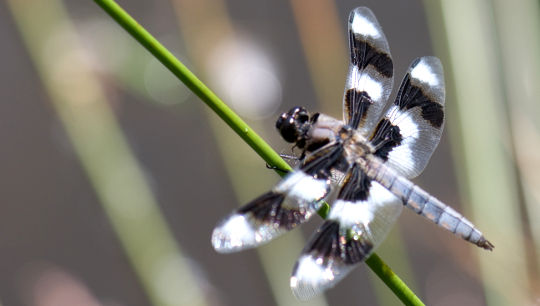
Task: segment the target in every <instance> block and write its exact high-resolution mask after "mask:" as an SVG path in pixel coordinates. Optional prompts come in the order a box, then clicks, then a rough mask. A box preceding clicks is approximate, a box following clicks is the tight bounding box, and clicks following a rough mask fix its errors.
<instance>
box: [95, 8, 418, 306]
mask: <svg viewBox="0 0 540 306" xmlns="http://www.w3.org/2000/svg"><path fill="white" fill-rule="evenodd" d="M95 2H96V3H97V4H98V5H99V6H101V7H102V8H103V9H104V10H105V11H106V12H107V13H108V14H109V15H110V16H111V17H112V18H113V19H114V20H115V21H117V22H118V24H120V25H121V26H122V27H123V28H124V29H125V30H126V31H127V32H128V33H130V34H131V35H132V36H133V37H134V38H135V39H136V40H137V41H139V42H140V43H141V45H143V46H144V47H145V48H146V49H147V50H148V51H149V52H150V53H152V54H153V55H154V56H155V57H156V58H157V59H158V60H159V61H160V62H161V63H163V65H165V67H167V68H168V69H169V70H170V71H171V72H172V73H173V74H174V75H176V76H177V77H178V78H179V79H180V80H181V81H182V82H183V83H184V84H185V85H186V86H187V87H188V88H190V89H191V90H192V91H193V92H194V93H195V94H196V95H197V96H198V97H199V98H200V99H201V100H202V101H203V102H205V103H206V104H207V105H208V106H209V107H210V108H211V109H212V110H214V111H215V112H216V114H217V115H218V116H219V117H220V118H222V119H223V120H224V121H225V122H226V123H227V125H229V127H231V128H232V129H233V130H234V131H235V132H236V133H237V134H238V135H239V136H240V137H241V138H242V139H244V141H245V142H246V143H247V144H248V145H249V146H251V147H252V148H253V150H255V151H256V152H257V154H259V155H260V156H261V157H262V158H263V159H264V160H265V161H266V162H267V163H268V164H269V165H272V166H276V167H278V168H280V169H290V166H289V165H288V164H287V163H286V162H285V161H284V160H283V159H282V158H281V157H280V156H279V154H277V153H276V152H275V151H274V150H272V148H271V147H270V146H269V145H268V144H267V143H266V142H264V140H262V138H260V137H259V136H258V135H257V134H256V133H255V132H254V131H253V130H252V129H251V128H250V127H249V126H248V125H247V124H246V123H245V122H244V121H243V120H242V119H241V118H240V117H239V116H238V115H236V114H235V113H234V112H233V111H232V110H231V109H230V108H229V107H228V106H227V105H226V104H225V103H224V102H223V101H221V99H219V98H218V97H217V96H216V95H215V94H214V93H213V92H212V91H211V90H210V89H209V88H208V87H207V86H206V85H204V84H203V83H202V82H201V81H200V80H199V79H198V78H197V77H196V76H195V75H194V74H193V73H192V72H191V71H189V69H187V67H185V66H184V65H183V64H182V63H181V62H180V61H179V60H178V59H176V57H174V55H173V54H172V53H171V52H169V51H168V50H167V49H166V48H165V47H164V46H163V45H162V44H161V43H159V42H158V41H157V40H156V39H155V38H154V37H153V36H152V35H151V34H150V33H148V31H146V30H145V29H144V28H143V27H142V26H140V25H139V24H138V23H137V22H136V21H135V20H134V19H133V18H132V17H131V16H129V14H128V13H127V12H126V11H124V10H123V9H122V8H121V7H120V6H119V5H118V4H116V2H114V1H112V0H95ZM366 263H367V264H368V266H369V267H370V268H371V269H372V270H373V271H374V272H375V273H376V274H377V276H379V277H380V278H381V279H382V280H383V282H384V283H385V284H386V285H387V286H389V288H390V289H391V290H392V291H393V292H394V293H395V294H396V295H397V296H398V298H399V299H400V300H402V301H403V303H404V304H405V305H424V304H423V303H422V302H421V301H420V300H419V299H418V297H417V296H416V295H415V294H414V293H413V292H412V291H411V290H410V289H409V288H408V287H407V286H406V285H405V284H404V283H403V282H402V281H401V279H400V278H399V277H398V276H397V275H396V274H395V273H393V272H392V271H391V269H390V268H389V267H388V266H387V265H386V264H385V263H384V262H383V261H382V260H381V259H380V258H379V257H378V256H377V255H376V254H373V255H372V256H371V257H370V258H368V260H366Z"/></svg>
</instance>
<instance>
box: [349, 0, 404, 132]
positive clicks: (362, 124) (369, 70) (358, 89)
mask: <svg viewBox="0 0 540 306" xmlns="http://www.w3.org/2000/svg"><path fill="white" fill-rule="evenodd" d="M349 48H350V61H351V62H350V65H349V74H348V76H347V81H346V83H345V92H344V95H343V119H344V121H345V123H347V124H348V125H349V126H351V127H353V128H355V129H356V128H357V129H358V130H359V131H360V132H361V133H362V134H363V135H366V136H367V135H368V134H369V133H370V132H371V131H372V130H373V128H374V127H375V125H376V123H377V120H379V118H380V117H381V115H382V112H383V110H384V108H385V105H386V101H387V100H388V97H389V95H390V93H391V92H392V84H393V81H394V78H393V73H394V66H393V63H392V58H391V57H390V48H389V47H388V42H387V41H386V37H385V36H384V33H383V31H382V29H381V26H380V25H379V23H378V22H377V19H376V18H375V15H374V14H373V12H371V10H370V9H368V8H366V7H359V8H356V9H354V10H353V11H352V12H351V14H350V15H349Z"/></svg>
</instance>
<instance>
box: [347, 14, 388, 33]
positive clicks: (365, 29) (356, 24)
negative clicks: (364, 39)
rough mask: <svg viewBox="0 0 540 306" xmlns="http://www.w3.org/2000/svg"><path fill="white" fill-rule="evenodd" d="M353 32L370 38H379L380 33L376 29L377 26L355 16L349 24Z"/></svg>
mask: <svg viewBox="0 0 540 306" xmlns="http://www.w3.org/2000/svg"><path fill="white" fill-rule="evenodd" d="M351 28H352V30H353V32H355V33H358V34H361V35H366V36H371V37H373V38H379V37H380V36H381V33H380V32H379V30H378V29H377V26H376V25H375V24H373V22H371V20H368V19H366V18H365V17H364V16H362V15H359V14H356V15H355V16H354V19H353V22H352V24H351Z"/></svg>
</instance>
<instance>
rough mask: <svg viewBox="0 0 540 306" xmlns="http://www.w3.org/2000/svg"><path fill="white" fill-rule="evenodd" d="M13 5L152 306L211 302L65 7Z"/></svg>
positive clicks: (35, 2) (31, 1) (42, 0)
mask: <svg viewBox="0 0 540 306" xmlns="http://www.w3.org/2000/svg"><path fill="white" fill-rule="evenodd" d="M8 4H9V8H10V9H11V12H12V14H13V16H14V19H15V21H16V23H17V26H18V28H19V31H20V33H21V35H22V38H23V40H24V42H25V43H26V47H27V49H28V51H29V53H30V56H31V58H32V60H33V61H34V65H35V67H36V69H37V70H38V73H39V75H40V77H41V80H42V82H43V84H44V86H45V89H46V90H47V92H48V94H49V96H50V99H51V101H52V102H53V106H54V107H55V110H56V112H57V113H58V115H59V118H60V119H61V121H62V123H63V125H64V128H65V130H66V132H67V136H68V137H69V139H70V141H71V143H72V144H73V146H74V149H75V152H76V154H77V156H78V158H79V159H80V162H81V164H82V167H83V169H84V171H85V172H86V174H87V175H88V178H89V180H90V183H91V184H92V186H93V187H94V189H95V191H96V194H97V196H98V198H99V200H100V202H101V204H102V205H103V209H104V210H105V212H106V213H107V215H108V217H109V220H110V222H111V224H112V226H113V228H114V230H115V231H116V234H117V235H118V239H119V240H120V242H121V243H122V246H123V247H124V248H125V251H126V255H127V257H128V259H129V260H130V262H131V264H132V266H133V268H134V269H135V272H136V273H137V275H138V277H139V279H140V282H141V283H142V286H143V288H144V289H145V290H146V294H147V295H148V297H149V299H150V301H151V303H152V304H153V305H160V306H169V305H206V300H205V296H204V293H203V292H202V291H201V287H200V286H199V285H198V284H197V281H196V280H197V276H196V275H195V273H193V271H191V268H190V266H189V263H188V262H187V261H186V260H185V258H184V257H183V256H182V253H181V251H180V247H179V246H178V245H177V244H176V242H175V239H174V238H173V235H172V234H171V232H170V230H169V228H168V227H167V224H166V222H165V220H164V218H163V216H162V214H161V212H160V210H159V208H158V205H157V203H156V199H155V198H154V196H153V194H152V191H151V190H150V187H149V186H148V183H147V181H146V179H145V176H144V174H143V171H142V169H141V167H140V165H139V163H138V161H137V160H136V158H135V157H134V155H133V153H132V152H131V150H130V148H129V145H128V143H127V141H126V139H125V137H124V135H123V133H122V130H121V128H120V126H119V125H118V122H117V121H116V119H115V117H114V114H113V111H112V109H111V107H110V106H109V103H108V102H107V100H106V97H105V95H104V92H103V89H102V87H101V85H100V84H99V81H98V80H97V79H96V77H95V76H94V75H93V74H92V73H91V71H90V70H89V68H88V66H87V65H86V62H85V60H84V59H85V57H84V56H85V54H84V52H85V50H84V49H83V48H82V47H81V46H80V44H79V42H78V41H77V39H78V37H77V35H76V34H75V33H74V29H73V26H72V24H71V23H70V20H69V18H68V15H67V12H66V11H65V8H64V7H63V5H62V3H61V2H59V1H54V0H27V1H19V0H10V1H8Z"/></svg>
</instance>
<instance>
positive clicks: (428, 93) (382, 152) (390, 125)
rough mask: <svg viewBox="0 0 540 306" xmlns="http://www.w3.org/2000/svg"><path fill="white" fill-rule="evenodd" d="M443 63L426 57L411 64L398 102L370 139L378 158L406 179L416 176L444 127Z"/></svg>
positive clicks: (422, 168)
mask: <svg viewBox="0 0 540 306" xmlns="http://www.w3.org/2000/svg"><path fill="white" fill-rule="evenodd" d="M444 96H445V90H444V75H443V68H442V65H441V61H440V60H439V59H438V58H436V57H433V56H425V57H421V58H418V59H416V60H415V61H413V62H412V64H411V66H410V67H409V69H408V70H407V74H406V75H405V78H404V79H403V81H402V82H401V86H400V88H399V91H398V94H397V97H396V100H395V101H394V103H393V104H392V105H391V106H390V108H389V109H388V110H387V112H386V115H385V116H384V118H383V119H381V121H379V123H378V124H377V126H376V127H375V130H374V131H373V134H372V135H371V137H370V142H371V144H372V145H373V146H374V147H375V148H376V152H375V155H377V156H378V157H379V158H381V159H382V160H383V161H384V162H385V163H386V165H389V166H390V167H391V168H393V169H394V170H396V171H397V172H398V174H400V175H403V176H405V177H409V178H412V177H416V176H418V174H420V173H421V172H422V171H423V170H424V168H425V167H426V165H427V163H428V161H429V159H430V158H431V155H432V154H433V151H434V150H435V148H436V147H437V145H438V144H439V140H440V139H441V134H442V130H443V127H444Z"/></svg>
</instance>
